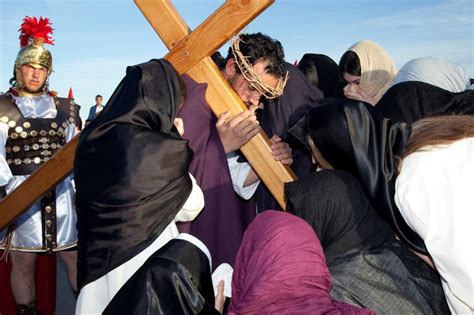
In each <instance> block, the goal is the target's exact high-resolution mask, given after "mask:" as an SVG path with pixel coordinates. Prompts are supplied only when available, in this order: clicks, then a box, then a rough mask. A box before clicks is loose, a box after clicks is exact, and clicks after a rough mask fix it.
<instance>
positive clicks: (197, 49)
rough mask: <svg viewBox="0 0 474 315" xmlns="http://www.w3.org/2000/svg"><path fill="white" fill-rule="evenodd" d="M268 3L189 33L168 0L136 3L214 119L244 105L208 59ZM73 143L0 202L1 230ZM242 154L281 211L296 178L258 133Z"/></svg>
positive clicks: (65, 159)
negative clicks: (200, 89)
mask: <svg viewBox="0 0 474 315" xmlns="http://www.w3.org/2000/svg"><path fill="white" fill-rule="evenodd" d="M273 2H274V0H228V1H226V2H225V3H224V4H223V5H222V6H221V7H220V8H219V9H217V10H216V11H215V12H214V13H213V14H212V15H211V16H210V17H209V18H207V19H206V20H205V21H204V22H203V23H202V24H201V25H199V26H198V27H197V29H196V30H194V31H193V32H191V31H190V30H189V28H188V26H187V25H186V23H185V22H184V20H183V19H182V18H181V16H180V15H179V14H178V12H177V11H176V9H175V7H174V6H173V5H172V4H171V3H170V2H169V1H167V0H135V3H136V4H137V6H138V7H139V8H140V10H141V11H142V13H143V14H144V15H145V17H146V18H147V20H148V21H149V22H150V24H151V25H152V27H153V29H154V30H155V31H156V33H157V34H158V35H159V36H160V38H161V39H162V40H163V42H164V43H165V45H166V47H167V48H168V49H169V50H170V52H169V53H168V54H167V55H166V56H165V58H166V59H168V60H169V61H170V62H171V63H172V64H173V66H174V67H175V68H176V70H177V71H178V72H179V73H181V74H183V73H187V74H188V75H189V76H190V77H191V78H193V79H194V80H195V81H197V82H198V83H204V82H205V83H207V85H208V87H207V90H206V99H207V102H208V103H209V105H210V107H211V109H212V111H213V112H214V113H215V114H216V115H217V116H218V115H220V114H221V113H223V112H224V111H230V112H231V113H232V114H237V113H239V112H242V111H244V110H245V109H246V107H245V105H244V104H243V103H242V100H241V99H240V97H239V96H238V95H237V94H236V93H235V91H234V90H233V89H232V88H231V87H230V85H229V84H228V83H227V81H226V80H225V79H224V77H223V76H222V74H221V72H220V70H219V69H218V68H217V66H216V65H215V64H214V62H213V61H212V59H211V57H210V56H211V55H212V54H213V53H214V52H215V51H217V50H218V49H219V48H220V47H221V46H222V45H223V44H224V43H225V42H227V41H228V40H229V39H231V38H232V37H233V36H234V35H235V34H236V33H237V32H239V31H240V30H242V29H243V28H244V27H245V25H247V24H248V23H250V21H251V20H253V19H254V18H255V17H256V16H257V15H258V14H260V13H261V12H262V11H263V10H265V9H266V8H267V7H268V6H270V5H271V4H272V3H273ZM77 142H78V137H76V138H74V139H73V140H72V141H70V142H69V143H67V144H66V145H65V146H64V147H63V148H62V149H61V151H59V152H57V153H56V154H55V155H54V156H53V157H52V158H51V159H50V160H49V161H48V162H47V163H45V164H44V165H42V166H41V167H40V168H38V170H36V171H35V172H34V173H33V174H32V175H31V176H30V177H29V178H28V179H27V180H26V181H25V182H23V183H22V184H21V185H20V186H19V187H18V188H17V189H15V191H13V192H11V193H10V194H9V195H8V196H7V197H5V198H4V199H3V200H2V201H1V202H0V228H4V227H5V226H6V225H7V224H8V223H10V222H11V221H12V220H13V219H14V218H15V217H16V216H18V215H19V214H21V213H22V212H23V211H25V210H26V209H28V208H29V207H30V206H31V205H32V204H33V203H34V202H35V201H36V200H37V199H39V198H40V197H41V196H42V195H44V194H45V193H46V192H48V191H49V190H50V189H51V187H54V186H55V185H57V184H58V183H59V182H61V181H62V180H63V179H64V178H65V177H67V176H68V175H69V174H70V173H71V172H72V170H73V162H74V152H75V148H76V145H77ZM241 151H242V153H243V154H244V155H245V157H246V158H247V160H248V161H249V162H250V164H251V165H252V168H253V169H254V170H255V172H256V173H257V174H258V176H259V177H260V179H261V180H262V181H263V182H264V183H265V185H266V186H267V188H268V189H269V190H270V192H271V193H272V194H273V196H274V197H275V198H276V199H277V201H278V202H279V204H280V205H281V206H282V208H283V209H285V199H284V191H283V189H284V183H285V182H290V181H293V180H295V178H296V176H295V175H294V174H293V172H292V171H291V169H290V168H289V167H287V166H285V165H283V164H281V163H280V162H276V161H275V160H274V159H273V156H272V154H271V149H270V145H269V139H268V137H267V136H266V135H265V133H264V132H263V131H262V130H261V131H260V132H259V134H257V135H256V136H255V137H253V138H252V139H251V140H250V141H249V142H248V143H247V144H246V145H245V146H243V147H242V148H241Z"/></svg>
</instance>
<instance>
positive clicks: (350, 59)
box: [339, 50, 361, 76]
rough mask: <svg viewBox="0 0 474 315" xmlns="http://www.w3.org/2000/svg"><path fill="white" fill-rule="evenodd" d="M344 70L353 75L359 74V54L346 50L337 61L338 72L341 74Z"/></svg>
mask: <svg viewBox="0 0 474 315" xmlns="http://www.w3.org/2000/svg"><path fill="white" fill-rule="evenodd" d="M344 72H347V73H349V74H350V75H355V76H360V75H361V69H360V60H359V56H357V54H356V53H355V52H353V51H352V50H348V51H346V52H345V53H344V55H342V57H341V61H339V73H340V74H341V75H343V74H344Z"/></svg>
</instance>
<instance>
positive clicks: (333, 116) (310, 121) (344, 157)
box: [293, 100, 426, 254]
mask: <svg viewBox="0 0 474 315" xmlns="http://www.w3.org/2000/svg"><path fill="white" fill-rule="evenodd" d="M300 124H305V125H306V130H307V131H306V132H307V135H308V136H309V137H311V139H312V140H313V142H314V144H315V146H316V148H317V149H319V152H320V153H321V154H322V156H323V157H324V158H325V160H326V161H327V162H329V163H330V164H331V166H332V167H333V168H334V169H338V170H344V171H346V172H348V173H350V174H351V175H352V176H354V177H355V178H357V179H358V180H359V181H360V182H361V184H362V187H363V188H364V191H365V194H366V195H367V197H368V198H369V200H370V202H371V204H372V206H373V207H374V208H375V210H376V211H377V213H378V214H379V215H380V216H381V217H382V218H383V219H384V220H385V221H386V222H387V223H389V224H390V226H391V227H392V228H393V230H394V231H395V232H396V233H397V235H398V236H399V237H400V239H401V240H402V241H404V242H405V243H406V244H407V245H409V246H410V247H411V248H413V249H414V250H416V251H418V252H421V253H423V254H426V248H425V245H424V242H423V240H422V239H421V238H420V237H419V236H418V235H417V234H416V233H415V232H413V230H412V229H411V228H410V227H409V226H408V225H407V224H406V222H405V220H404V219H403V217H402V216H401V214H400V211H399V210H398V208H397V206H396V205H395V202H394V199H393V196H394V194H395V180H396V177H397V174H398V173H397V166H396V157H397V156H400V155H401V153H402V152H403V149H404V147H405V144H406V142H407V140H408V138H409V136H410V131H411V129H410V126H409V125H407V124H405V123H394V122H392V121H390V120H389V119H386V118H384V117H383V116H382V115H381V114H380V113H379V112H378V111H377V110H376V108H374V107H373V106H370V105H368V104H366V103H363V102H357V101H353V100H334V101H332V102H329V101H328V103H327V104H325V105H323V106H319V107H316V108H313V109H311V110H309V111H308V112H307V113H306V117H305V122H304V123H303V122H302V121H301V123H300ZM294 128H295V130H296V129H297V127H294ZM293 134H294V133H293ZM295 136H297V137H299V138H300V139H301V141H306V136H305V135H302V134H300V135H295Z"/></svg>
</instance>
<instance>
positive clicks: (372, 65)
mask: <svg viewBox="0 0 474 315" xmlns="http://www.w3.org/2000/svg"><path fill="white" fill-rule="evenodd" d="M348 50H350V51H353V52H355V53H356V54H357V56H358V57H359V61H360V69H361V79H360V87H361V88H362V89H363V90H364V92H365V93H367V95H369V96H370V97H372V99H373V100H374V101H375V103H377V102H378V101H379V100H380V99H381V98H382V96H383V95H384V93H385V92H386V91H387V90H388V88H389V87H390V86H391V83H392V80H393V78H394V77H395V75H396V74H397V69H396V67H395V63H394V62H393V60H392V58H391V57H390V56H389V55H388V54H387V52H386V51H385V50H384V49H383V48H382V47H380V46H379V45H377V44H376V43H374V42H373V41H370V40H363V41H360V42H358V43H355V44H354V45H352V46H351V47H350V48H349V49H348Z"/></svg>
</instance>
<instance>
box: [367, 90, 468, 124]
mask: <svg viewBox="0 0 474 315" xmlns="http://www.w3.org/2000/svg"><path fill="white" fill-rule="evenodd" d="M376 107H377V110H378V111H380V112H381V113H382V114H383V115H384V116H385V117H387V118H390V119H391V120H393V121H402V122H406V123H409V124H411V123H414V122H415V121H417V120H419V119H422V118H425V117H431V116H440V115H474V91H473V90H466V91H464V92H460V93H453V92H450V91H446V90H443V89H442V88H439V87H437V86H434V85H431V84H428V83H424V82H417V81H409V82H402V83H398V84H396V85H394V86H392V87H391V88H390V89H389V90H388V91H387V92H385V94H384V96H383V97H382V98H381V99H380V101H379V102H378V103H377V105H376Z"/></svg>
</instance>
